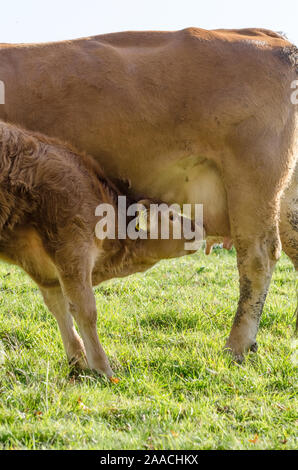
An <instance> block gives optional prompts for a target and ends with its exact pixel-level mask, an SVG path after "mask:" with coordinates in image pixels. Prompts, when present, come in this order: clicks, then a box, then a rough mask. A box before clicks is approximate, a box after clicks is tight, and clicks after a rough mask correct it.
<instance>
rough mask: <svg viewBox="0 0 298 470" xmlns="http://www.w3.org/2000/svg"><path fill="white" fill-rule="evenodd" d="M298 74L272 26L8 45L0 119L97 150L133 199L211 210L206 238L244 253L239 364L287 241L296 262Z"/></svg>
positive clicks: (3, 55)
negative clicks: (294, 97) (224, 240)
mask: <svg viewBox="0 0 298 470" xmlns="http://www.w3.org/2000/svg"><path fill="white" fill-rule="evenodd" d="M297 67H298V52H297V48H296V47H295V46H293V45H292V44H291V43H289V42H288V41H287V40H286V39H284V38H283V37H282V36H280V35H279V34H277V33H274V32H272V31H268V30H264V29H243V30H214V31H206V30H202V29H196V28H188V29H185V30H182V31H176V32H123V33H115V34H105V35H101V36H94V37H89V38H85V39H78V40H73V41H64V42H59V43H48V44H32V45H26V44H19V45H6V44H3V45H2V46H0V80H2V81H3V82H4V84H5V104H4V105H0V118H1V117H2V119H4V120H9V121H12V122H19V123H21V124H22V125H23V126H25V127H26V128H29V129H33V130H38V131H41V132H43V133H45V134H47V135H51V136H56V137H60V138H61V139H63V140H66V141H69V142H71V143H72V144H74V145H75V146H76V147H77V148H79V149H82V150H85V151H86V152H88V153H89V154H91V155H93V156H94V158H95V159H97V160H98V161H100V162H101V164H102V166H103V168H104V169H105V171H106V172H107V174H108V175H109V176H110V177H113V178H117V179H118V180H120V181H122V182H125V183H127V185H128V186H129V188H130V191H131V194H146V195H147V196H148V197H153V198H157V199H160V200H163V201H166V202H168V203H173V202H175V203H178V204H182V203H202V204H203V205H204V228H205V231H206V235H207V236H211V237H218V236H219V237H228V238H231V239H233V242H234V244H235V247H236V250H237V261H238V269H239V279H240V298H239V304H238V309H237V313H236V317H235V320H234V324H233V327H232V331H231V334H230V337H229V339H228V342H227V345H226V346H227V347H228V348H229V349H231V350H232V352H233V354H234V355H235V357H236V358H237V359H240V360H241V359H242V358H243V354H244V352H245V351H248V350H249V349H253V350H255V349H256V335H257V330H258V325H259V320H260V316H261V313H262V309H263V305H264V302H265V298H266V294H267V290H268V287H269V283H270V279H271V275H272V271H273V269H274V266H275V263H276V261H277V259H278V258H279V256H280V251H281V243H280V241H282V244H283V249H284V250H285V252H286V253H287V254H289V256H290V257H291V259H292V260H293V262H294V264H295V267H296V268H297V266H298V263H297V251H298V248H297V246H298V231H297V195H296V196H295V194H296V192H297V179H296V177H294V179H293V180H292V183H291V189H290V190H289V191H290V192H289V195H288V196H286V197H285V199H284V203H283V204H284V205H285V206H284V208H283V209H282V211H281V226H280V231H279V216H280V199H281V196H282V194H283V191H284V190H285V188H286V186H287V185H288V184H289V180H290V178H291V175H292V173H293V170H294V167H295V162H296V161H297V115H298V113H297V106H295V105H294V104H293V103H292V102H291V94H292V93H293V83H294V82H295V80H296V79H297ZM291 197H292V199H291V203H289V200H288V198H291ZM290 208H291V209H290ZM295 214H296V216H295ZM280 234H281V240H280Z"/></svg>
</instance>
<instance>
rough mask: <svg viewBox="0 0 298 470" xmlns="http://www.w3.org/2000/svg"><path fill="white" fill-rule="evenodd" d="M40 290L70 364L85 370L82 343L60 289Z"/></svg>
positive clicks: (85, 364)
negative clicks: (52, 316) (55, 324)
mask: <svg viewBox="0 0 298 470" xmlns="http://www.w3.org/2000/svg"><path fill="white" fill-rule="evenodd" d="M40 290H41V293H42V296H43V298H44V301H45V304H46V305H47V307H48V309H49V310H50V312H51V313H52V314H53V315H54V317H55V318H56V320H57V323H58V325H59V329H60V332H61V337H62V341H63V344H64V348H65V351H66V355H67V358H68V360H69V362H70V364H72V365H76V366H78V367H80V368H82V369H86V368H87V362H86V353H85V348H84V345H83V341H82V340H81V338H80V336H79V335H78V333H77V331H76V329H75V326H74V323H73V318H72V316H71V314H70V313H69V310H68V305H67V302H66V300H65V298H64V295H63V292H62V290H61V287H60V286H58V287H49V288H41V289H40Z"/></svg>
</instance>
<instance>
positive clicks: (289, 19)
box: [0, 0, 298, 45]
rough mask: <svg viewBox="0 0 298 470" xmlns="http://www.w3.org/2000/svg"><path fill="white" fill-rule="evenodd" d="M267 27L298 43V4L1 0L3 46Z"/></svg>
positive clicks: (267, 0) (274, 0) (278, 0)
mask: <svg viewBox="0 0 298 470" xmlns="http://www.w3.org/2000/svg"><path fill="white" fill-rule="evenodd" d="M188 26H196V27H201V28H206V29H212V28H243V27H263V28H269V29H273V30H275V31H283V32H285V33H286V34H287V35H288V37H289V39H290V40H291V41H292V42H294V43H296V45H298V1H297V0H245V1H243V0H238V1H237V0H0V42H44V41H57V40H62V39H72V38H77V37H83V36H91V35H96V34H101V33H107V32H113V31H125V30H142V29H145V30H146V29H147V30H148V29H149V30H176V29H181V28H185V27H188Z"/></svg>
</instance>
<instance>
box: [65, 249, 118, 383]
mask: <svg viewBox="0 0 298 470" xmlns="http://www.w3.org/2000/svg"><path fill="white" fill-rule="evenodd" d="M79 251H80V250H78V252H79ZM82 252H83V250H82ZM73 262H74V264H73V266H72V271H71V273H67V271H66V269H64V271H62V273H61V282H62V286H63V292H64V295H65V298H66V299H67V302H68V304H69V309H70V312H71V314H72V316H73V317H74V319H75V321H76V323H77V325H78V327H79V330H80V333H81V336H82V338H83V342H84V346H85V351H86V356H87V362H88V366H89V367H90V369H93V370H95V371H96V372H98V373H99V374H101V375H106V376H107V377H112V375H113V371H112V369H111V367H110V364H109V360H108V358H107V356H106V354H105V352H104V350H103V347H102V346H101V344H100V342H99V338H98V334H97V329H96V322H97V310H96V303H95V297H94V293H93V289H92V282H91V271H92V270H91V266H90V265H91V263H88V260H86V259H85V260H82V259H80V260H79V262H76V261H74V260H73ZM65 266H66V264H64V267H65ZM75 266H77V269H76V268H75Z"/></svg>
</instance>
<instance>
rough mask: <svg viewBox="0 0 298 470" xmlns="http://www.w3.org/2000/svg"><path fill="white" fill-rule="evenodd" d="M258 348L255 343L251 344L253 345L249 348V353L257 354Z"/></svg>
mask: <svg viewBox="0 0 298 470" xmlns="http://www.w3.org/2000/svg"><path fill="white" fill-rule="evenodd" d="M258 347H259V346H258V343H257V342H255V343H253V344H252V345H251V346H250V348H249V351H251V352H254V353H255V352H257V350H258Z"/></svg>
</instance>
